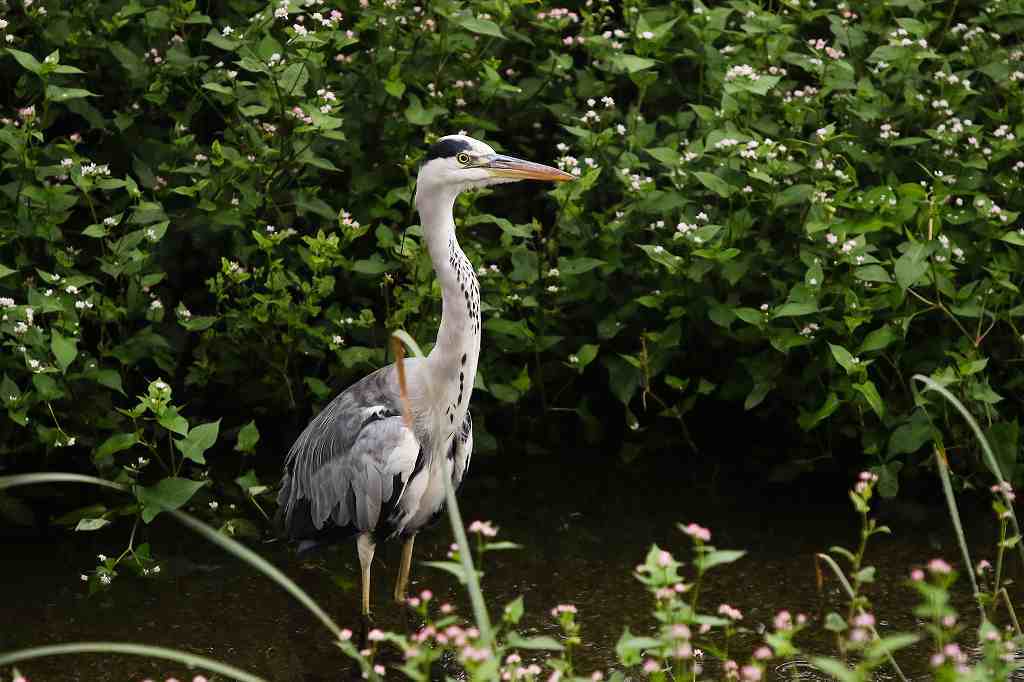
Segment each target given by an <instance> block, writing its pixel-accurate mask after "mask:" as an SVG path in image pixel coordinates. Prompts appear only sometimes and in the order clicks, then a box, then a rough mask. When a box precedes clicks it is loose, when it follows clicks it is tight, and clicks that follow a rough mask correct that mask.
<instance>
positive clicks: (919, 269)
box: [896, 244, 928, 289]
mask: <svg viewBox="0 0 1024 682" xmlns="http://www.w3.org/2000/svg"><path fill="white" fill-rule="evenodd" d="M927 271H928V249H927V247H926V246H925V245H924V244H913V245H912V246H911V247H910V248H909V249H907V251H906V253H904V254H903V255H902V256H900V257H899V259H897V260H896V282H897V283H898V284H899V285H900V288H901V289H909V288H910V287H912V286H914V285H915V284H917V282H918V280H920V279H921V277H922V276H923V275H924V274H925V273H926V272H927Z"/></svg>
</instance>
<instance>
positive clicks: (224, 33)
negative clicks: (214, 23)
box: [220, 26, 235, 36]
mask: <svg viewBox="0 0 1024 682" xmlns="http://www.w3.org/2000/svg"><path fill="white" fill-rule="evenodd" d="M234 31H235V29H233V28H231V27H230V26H225V27H224V28H222V29H221V31H220V34H221V35H222V36H229V35H231V34H232V33H234Z"/></svg>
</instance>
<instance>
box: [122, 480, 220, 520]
mask: <svg viewBox="0 0 1024 682" xmlns="http://www.w3.org/2000/svg"><path fill="white" fill-rule="evenodd" d="M204 485H206V482H205V481H193V480H190V479H187V478H177V477H170V478H165V479H163V480H161V481H160V482H159V483H157V484H156V485H154V486H151V487H148V488H147V487H144V486H140V485H137V486H135V497H136V499H137V500H138V501H139V504H140V505H142V520H143V522H145V523H149V522H150V521H152V520H153V519H154V518H155V517H156V515H157V514H159V513H160V512H162V511H171V510H174V509H178V508H179V507H181V506H182V505H184V504H185V503H186V502H188V501H189V500H190V499H192V496H193V495H195V494H196V491H197V490H199V489H200V488H202V487H203V486H204Z"/></svg>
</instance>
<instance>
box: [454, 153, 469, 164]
mask: <svg viewBox="0 0 1024 682" xmlns="http://www.w3.org/2000/svg"><path fill="white" fill-rule="evenodd" d="M455 160H456V161H458V162H459V163H461V164H462V165H463V166H468V165H469V154H467V153H466V152H459V153H458V154H456V156H455Z"/></svg>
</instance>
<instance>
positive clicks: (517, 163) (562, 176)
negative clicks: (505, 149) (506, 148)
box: [482, 154, 576, 182]
mask: <svg viewBox="0 0 1024 682" xmlns="http://www.w3.org/2000/svg"><path fill="white" fill-rule="evenodd" d="M482 165H483V167H484V168H486V169H487V170H489V171H490V173H491V175H497V176H499V177H504V178H516V179H517V180H548V181H550V182H568V181H569V180H575V179H576V176H575V175H573V174H571V173H566V172H565V171H560V170H558V169H557V168H552V167H551V166H545V165H544V164H542V163H534V162H533V161H524V160H523V159H517V158H515V157H514V156H505V155H503V154H494V155H493V156H488V157H487V158H485V159H484V163H483V164H482Z"/></svg>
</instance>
